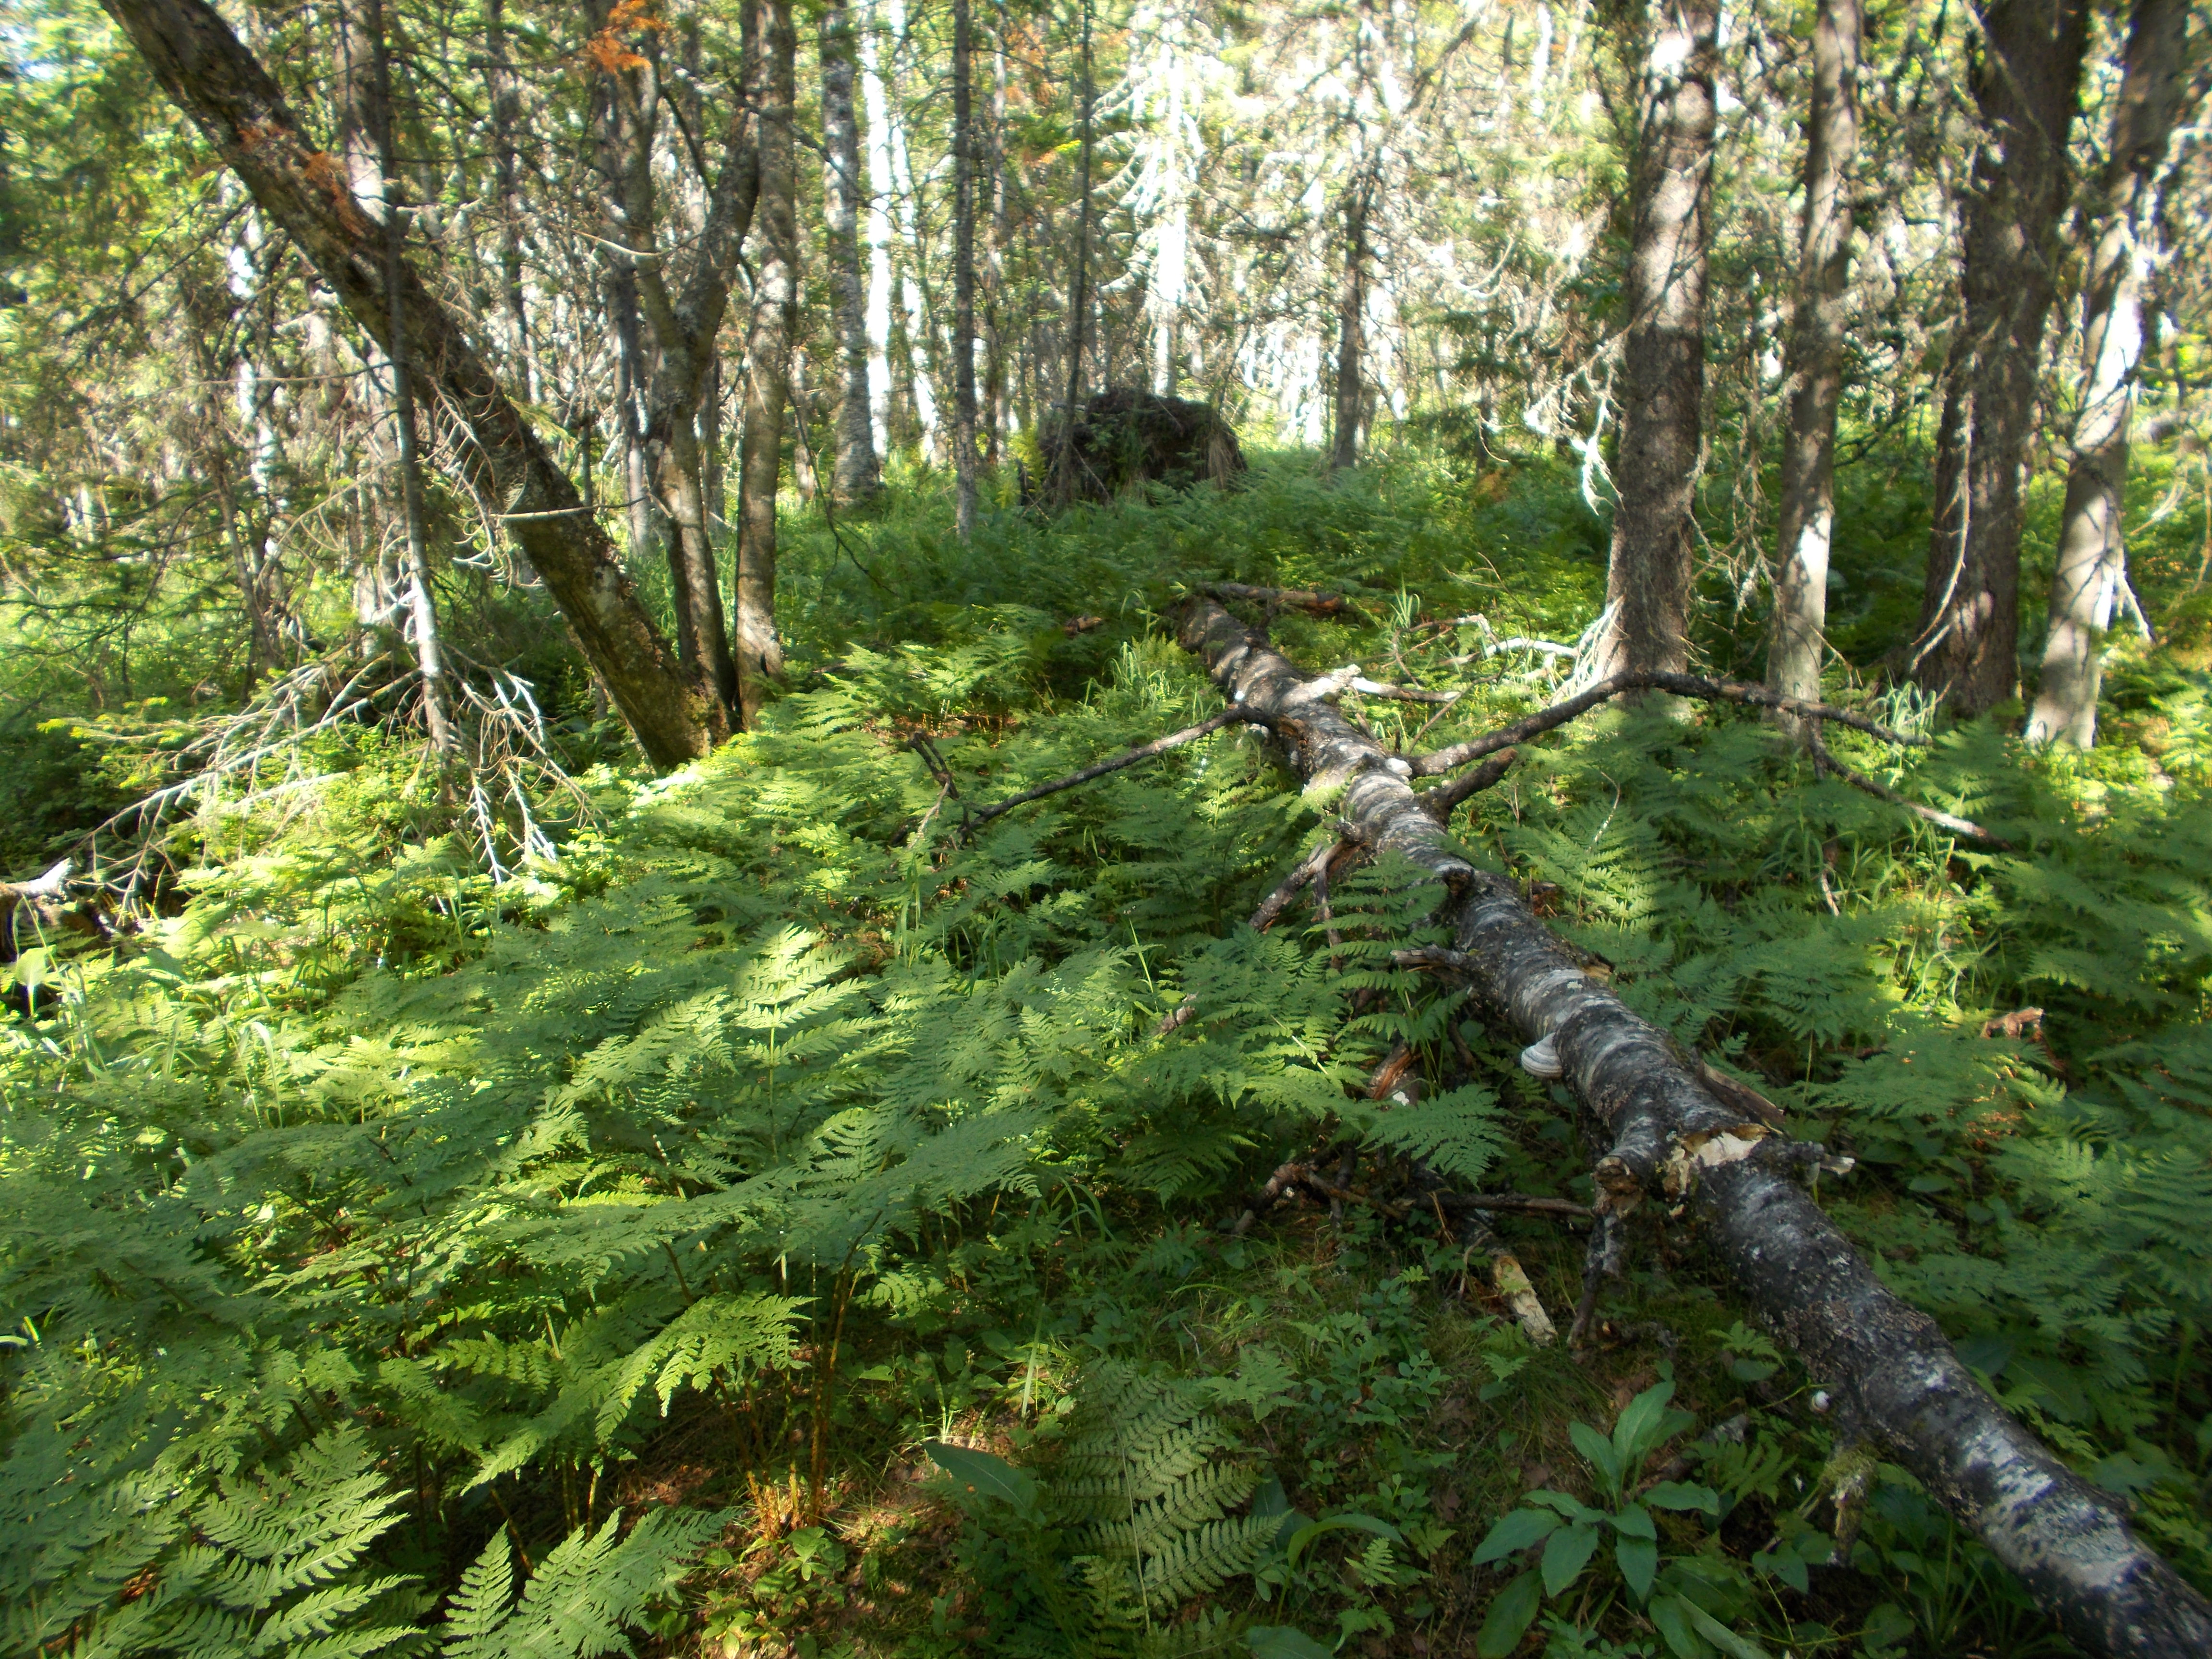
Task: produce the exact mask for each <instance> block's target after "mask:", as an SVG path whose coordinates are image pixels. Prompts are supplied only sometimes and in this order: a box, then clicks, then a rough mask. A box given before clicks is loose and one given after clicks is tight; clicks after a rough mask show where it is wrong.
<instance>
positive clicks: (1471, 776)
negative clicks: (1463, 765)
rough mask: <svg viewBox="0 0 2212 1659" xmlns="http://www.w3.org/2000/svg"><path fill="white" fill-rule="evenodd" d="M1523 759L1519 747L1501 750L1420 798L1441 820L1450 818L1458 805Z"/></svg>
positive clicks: (1439, 820)
mask: <svg viewBox="0 0 2212 1659" xmlns="http://www.w3.org/2000/svg"><path fill="white" fill-rule="evenodd" d="M1520 758H1521V751H1520V750H1518V749H1504V750H1499V751H1498V753H1497V754H1495V755H1492V757H1490V758H1489V759H1488V760H1486V761H1485V762H1483V763H1482V764H1481V765H1480V766H1477V767H1474V768H1473V769H1470V770H1468V771H1466V772H1462V774H1461V775H1459V776H1457V777H1455V778H1454V779H1453V780H1452V781H1450V782H1449V783H1448V784H1446V785H1445V786H1444V787H1443V788H1441V789H1431V790H1430V791H1429V792H1428V793H1426V794H1425V795H1423V796H1422V797H1421V805H1423V806H1425V807H1426V808H1428V810H1429V812H1430V814H1431V816H1432V817H1435V819H1436V821H1437V823H1447V822H1449V820H1450V817H1451V815H1452V812H1453V811H1454V810H1455V808H1457V806H1458V805H1459V804H1460V803H1461V802H1462V801H1463V800H1467V799H1470V798H1471V797H1473V796H1475V795H1479V794H1480V793H1482V792H1483V791H1484V790H1486V789H1487V788H1489V787H1490V786H1491V785H1492V784H1493V783H1496V782H1497V781H1498V779H1500V778H1502V777H1504V775H1506V773H1507V772H1508V771H1510V770H1511V769H1512V766H1513V763H1514V762H1516V761H1517V760H1519V759H1520Z"/></svg>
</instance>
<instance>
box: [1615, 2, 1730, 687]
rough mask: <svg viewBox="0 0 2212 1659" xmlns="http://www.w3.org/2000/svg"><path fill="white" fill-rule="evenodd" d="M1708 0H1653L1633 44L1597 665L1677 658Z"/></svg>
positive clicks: (1699, 292) (1692, 444) (1652, 663)
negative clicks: (1616, 420)
mask: <svg viewBox="0 0 2212 1659" xmlns="http://www.w3.org/2000/svg"><path fill="white" fill-rule="evenodd" d="M1715 3H1716V0H1656V4H1655V5H1654V6H1653V7H1652V8H1651V9H1650V10H1649V11H1648V12H1646V13H1645V14H1644V15H1642V16H1641V17H1639V18H1638V19H1637V21H1636V25H1635V27H1636V33H1637V34H1638V44H1639V46H1640V47H1641V55H1642V66H1641V70H1640V75H1641V80H1642V86H1641V89H1640V94H1639V99H1638V131H1637V137H1636V155H1635V157H1634V159H1633V163H1632V173H1631V175H1630V184H1629V188H1630V194H1631V203H1632V205H1631V214H1632V227H1631V230H1630V248H1629V255H1628V272H1627V282H1626V294H1625V296H1624V297H1625V300H1626V308H1627V313H1628V333H1627V338H1626V341H1625V342H1624V343H1623V349H1622V362H1621V375H1620V408H1621V419H1620V447H1619V450H1618V453H1617V454H1616V456H1615V458H1614V460H1613V482H1614V486H1615V493H1616V497H1617V499H1616V501H1615V503H1614V506H1613V548H1612V556H1611V561H1610V564H1609V567H1608V569H1607V575H1606V592H1605V597H1606V604H1607V606H1608V607H1609V608H1610V609H1611V610H1612V612H1613V620H1612V623H1611V624H1610V625H1609V627H1608V629H1607V633H1606V635H1605V638H1604V640H1603V641H1602V642H1601V645H1600V647H1599V653H1598V657H1599V667H1598V672H1600V673H1601V674H1613V673H1619V672H1620V671H1623V670H1625V669H1631V670H1632V669H1657V670H1662V671H1680V670H1681V669H1683V668H1685V667H1686V666H1687V665H1688V663H1689V631H1690V600H1691V579H1692V573H1693V569H1694V563H1693V555H1694V551H1695V549H1696V545H1697V527H1696V524H1695V522H1694V520H1693V519H1692V510H1693V508H1694V507H1695V504H1696V495H1697V483H1698V472H1699V465H1700V462H1701V453H1702V447H1703V440H1704V422H1703V414H1702V406H1703V404H1704V401H1705V266H1706V256H1707V252H1708V250H1709V248H1710V247H1711V241H1712V190H1713V185H1712V161H1713V125H1714V119H1715V112H1714V104H1713V76H1714V70H1715V66H1716V59H1717V50H1716V46H1715V42H1714V31H1715V27H1716V21H1715Z"/></svg>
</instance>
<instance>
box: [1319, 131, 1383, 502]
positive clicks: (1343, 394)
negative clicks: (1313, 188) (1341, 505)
mask: <svg viewBox="0 0 2212 1659" xmlns="http://www.w3.org/2000/svg"><path fill="white" fill-rule="evenodd" d="M1374 182H1375V181H1374V178H1373V175H1372V174H1371V173H1369V172H1367V171H1365V170H1363V171H1362V172H1361V173H1360V175H1359V177H1358V179H1355V180H1354V182H1353V184H1352V188H1351V189H1350V190H1349V191H1346V193H1345V198H1344V272H1343V276H1342V277H1341V279H1340V282H1339V283H1338V287H1337V295H1336V432H1335V435H1334V441H1333V442H1332V443H1331V445H1330V447H1329V453H1328V465H1329V470H1330V471H1342V470H1343V469H1344V468H1346V467H1348V466H1357V465H1358V464H1359V422H1360V416H1362V414H1363V413H1364V411H1365V408H1366V400H1365V398H1364V396H1363V395H1362V388H1363V385H1364V380H1363V377H1364V374H1365V373H1366V351H1367V216H1368V212H1369V210H1370V207H1371V206H1372V195H1373V190H1374Z"/></svg>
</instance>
